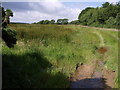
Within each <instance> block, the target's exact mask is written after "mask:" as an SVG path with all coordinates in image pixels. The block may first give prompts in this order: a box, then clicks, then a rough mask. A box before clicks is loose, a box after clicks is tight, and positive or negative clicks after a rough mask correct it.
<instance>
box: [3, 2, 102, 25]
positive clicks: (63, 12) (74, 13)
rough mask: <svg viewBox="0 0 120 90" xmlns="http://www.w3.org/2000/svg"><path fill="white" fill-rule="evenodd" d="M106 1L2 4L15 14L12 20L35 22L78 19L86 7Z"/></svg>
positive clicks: (96, 5)
mask: <svg viewBox="0 0 120 90" xmlns="http://www.w3.org/2000/svg"><path fill="white" fill-rule="evenodd" d="M103 3H104V2H61V1H59V0H55V1H54V0H53V1H48V0H44V1H42V2H2V6H3V7H4V8H5V9H7V8H9V9H11V10H12V11H13V13H14V16H13V17H11V22H24V23H34V22H38V21H41V20H51V19H54V20H57V19H60V18H67V19H69V21H73V20H77V19H78V15H79V14H80V12H81V11H82V10H83V9H85V8H86V7H101V6H102V4H103Z"/></svg>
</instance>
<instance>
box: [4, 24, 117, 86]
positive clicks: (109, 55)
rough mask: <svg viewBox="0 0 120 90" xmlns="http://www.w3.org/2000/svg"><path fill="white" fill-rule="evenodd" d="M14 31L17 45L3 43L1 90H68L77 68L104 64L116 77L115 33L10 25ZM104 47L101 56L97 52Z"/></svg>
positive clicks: (84, 28)
mask: <svg viewBox="0 0 120 90" xmlns="http://www.w3.org/2000/svg"><path fill="white" fill-rule="evenodd" d="M9 27H10V28H11V29H14V30H17V39H18V41H17V44H16V45H15V47H14V48H8V47H7V46H6V45H5V44H4V42H2V43H3V45H2V55H3V79H4V81H3V87H33V88H40V87H42V88H45V87H54V88H58V87H59V88H67V87H70V81H69V78H70V74H71V73H74V72H75V68H76V64H78V63H85V64H87V63H92V61H94V60H103V61H104V62H105V67H106V68H107V69H110V70H114V71H116V79H115V82H116V84H115V87H117V84H118V83H117V81H118V78H117V73H118V70H117V69H118V42H119V41H118V40H119V38H118V32H116V31H105V30H98V29H93V28H89V27H81V26H79V25H39V24H10V25H9ZM100 47H105V48H106V49H107V52H106V53H105V54H100V53H98V52H97V49H99V48H100Z"/></svg>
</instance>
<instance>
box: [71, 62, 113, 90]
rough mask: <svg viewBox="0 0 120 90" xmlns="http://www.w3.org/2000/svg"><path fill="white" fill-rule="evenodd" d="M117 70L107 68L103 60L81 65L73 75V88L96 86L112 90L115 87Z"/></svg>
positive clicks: (97, 88)
mask: <svg viewBox="0 0 120 90" xmlns="http://www.w3.org/2000/svg"><path fill="white" fill-rule="evenodd" d="M114 78H115V71H110V70H107V69H106V68H105V67H104V62H103V61H102V60H96V61H94V62H93V63H92V64H86V65H84V64H82V65H80V66H79V67H78V68H77V69H76V71H75V73H74V74H73V75H71V88H95V90H99V89H100V88H103V89H102V90H110V89H112V88H113V87H114Z"/></svg>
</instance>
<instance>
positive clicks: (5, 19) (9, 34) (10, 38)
mask: <svg viewBox="0 0 120 90" xmlns="http://www.w3.org/2000/svg"><path fill="white" fill-rule="evenodd" d="M0 9H2V39H3V40H4V41H5V43H6V44H7V46H8V47H13V46H14V44H16V41H17V39H16V31H15V30H11V29H8V27H7V24H9V23H10V16H11V17H13V12H12V11H11V10H10V9H6V11H5V10H4V8H3V7H0Z"/></svg>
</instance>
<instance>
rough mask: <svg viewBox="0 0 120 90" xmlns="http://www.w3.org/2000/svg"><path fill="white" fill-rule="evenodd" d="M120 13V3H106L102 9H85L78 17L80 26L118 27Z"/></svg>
mask: <svg viewBox="0 0 120 90" xmlns="http://www.w3.org/2000/svg"><path fill="white" fill-rule="evenodd" d="M119 12H120V5H119V2H118V3H116V4H110V3H109V2H106V3H104V4H102V7H97V8H91V7H88V8H86V9H84V10H83V11H82V12H81V13H80V14H79V16H78V19H79V20H80V24H83V25H88V26H101V27H110V28H117V27H118V25H117V24H118V23H119V21H118V19H117V18H118V13H119Z"/></svg>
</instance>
